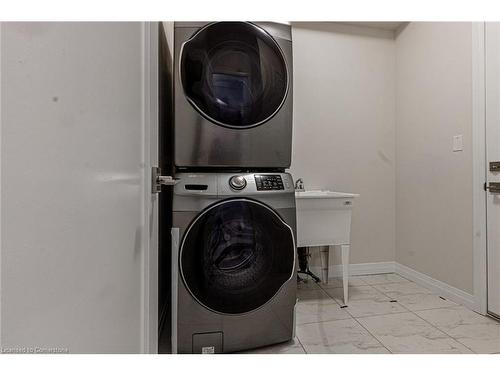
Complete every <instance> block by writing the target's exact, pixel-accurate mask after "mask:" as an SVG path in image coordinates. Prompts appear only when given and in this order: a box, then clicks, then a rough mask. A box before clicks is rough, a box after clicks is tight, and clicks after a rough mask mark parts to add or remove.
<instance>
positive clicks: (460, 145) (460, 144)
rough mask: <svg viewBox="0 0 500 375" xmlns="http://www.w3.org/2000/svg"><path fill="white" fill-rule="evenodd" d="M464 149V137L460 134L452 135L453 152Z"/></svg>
mask: <svg viewBox="0 0 500 375" xmlns="http://www.w3.org/2000/svg"><path fill="white" fill-rule="evenodd" d="M463 150H464V137H463V135H462V134H458V135H455V136H453V152H457V151H463Z"/></svg>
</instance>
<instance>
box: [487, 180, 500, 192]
mask: <svg viewBox="0 0 500 375" xmlns="http://www.w3.org/2000/svg"><path fill="white" fill-rule="evenodd" d="M484 190H486V191H489V192H490V193H495V194H499V193H500V182H490V184H489V185H488V184H486V183H485V184H484Z"/></svg>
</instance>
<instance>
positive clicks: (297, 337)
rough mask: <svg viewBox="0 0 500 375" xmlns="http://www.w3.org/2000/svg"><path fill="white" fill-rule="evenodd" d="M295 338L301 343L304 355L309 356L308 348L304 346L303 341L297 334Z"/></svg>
mask: <svg viewBox="0 0 500 375" xmlns="http://www.w3.org/2000/svg"><path fill="white" fill-rule="evenodd" d="M295 338H296V339H297V341H298V342H299V344H300V347H301V348H302V350H303V351H304V354H309V353H308V351H307V350H306V348H305V347H304V344H302V341H300V338H299V336H298V335H297V334H295Z"/></svg>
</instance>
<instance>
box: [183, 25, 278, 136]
mask: <svg viewBox="0 0 500 375" xmlns="http://www.w3.org/2000/svg"><path fill="white" fill-rule="evenodd" d="M180 73H181V82H182V85H183V88H184V93H185V95H186V98H187V99H188V101H189V102H190V103H191V104H192V105H193V107H194V108H195V109H196V110H197V111H198V112H199V113H200V114H202V115H203V116H204V117H206V118H207V119H208V120H210V121H212V122H213V123H216V124H218V125H222V126H226V127H231V128H249V127H253V126H258V125H260V124H263V123H265V122H266V121H267V120H269V119H270V118H271V117H273V116H274V115H275V114H276V112H277V111H278V110H279V109H280V108H281V106H282V105H283V102H284V101H285V98H286V95H287V92H288V73H287V67H286V63H285V58H284V56H283V52H282V51H281V48H280V47H279V45H278V44H277V43H276V41H275V40H274V39H273V38H272V37H271V35H269V34H268V33H267V32H266V31H264V30H263V29H262V28H260V27H258V26H256V25H254V24H252V23H248V22H217V23H212V24H209V25H207V26H205V27H204V28H202V29H201V30H200V31H198V32H197V33H196V34H195V35H194V36H193V37H192V38H191V39H190V40H188V41H187V42H186V43H184V44H183V46H182V51H181V59H180Z"/></svg>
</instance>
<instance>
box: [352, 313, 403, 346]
mask: <svg viewBox="0 0 500 375" xmlns="http://www.w3.org/2000/svg"><path fill="white" fill-rule="evenodd" d="M352 318H353V319H354V320H355V321H356V322H357V323H358V324H359V325H360V326H361V327H363V329H364V330H365V331H366V332H368V333H369V334H370V336H371V337H373V338H374V339H375V340H377V342H378V343H379V344H380V345H382V347H384V348H386V349H387V351H388V352H389V353H391V354H394V353H393V352H392V351H391V349H389V348H388V347H387V346H385V345H384V344H383V343H382V341H380V340H379V339H378V337H377V336H375V335H374V334H373V333H372V332H370V330H369V329H368V328H366V327H365V326H364V325H363V324H362V323H361V322H360V321H359V320H358V319H356V318H355V317H354V316H353V317H352Z"/></svg>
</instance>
